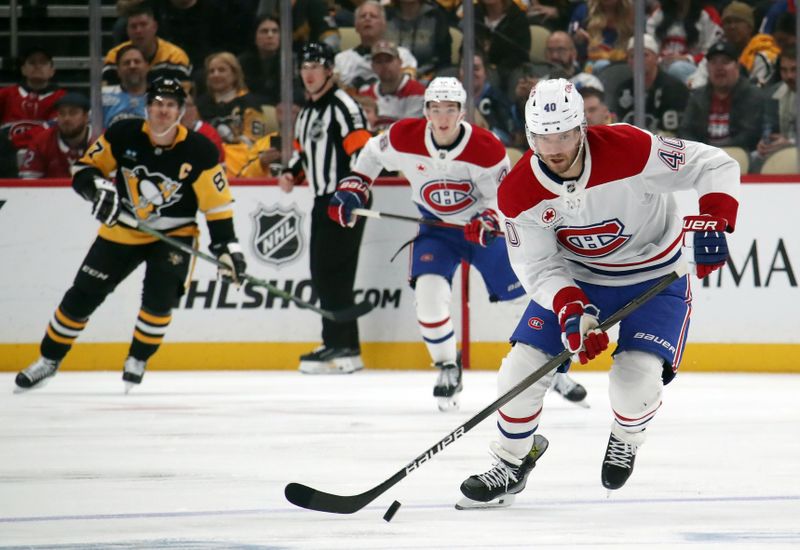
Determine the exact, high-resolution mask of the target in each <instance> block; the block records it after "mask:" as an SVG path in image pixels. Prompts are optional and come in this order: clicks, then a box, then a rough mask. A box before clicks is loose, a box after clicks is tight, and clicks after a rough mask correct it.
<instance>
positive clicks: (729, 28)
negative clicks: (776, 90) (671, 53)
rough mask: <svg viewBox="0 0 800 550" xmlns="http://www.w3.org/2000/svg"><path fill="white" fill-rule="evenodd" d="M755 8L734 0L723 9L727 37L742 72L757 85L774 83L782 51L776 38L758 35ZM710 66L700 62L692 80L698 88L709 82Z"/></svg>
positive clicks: (723, 23)
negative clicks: (777, 63) (755, 32)
mask: <svg viewBox="0 0 800 550" xmlns="http://www.w3.org/2000/svg"><path fill="white" fill-rule="evenodd" d="M754 29H755V22H754V18H753V8H752V7H750V6H748V5H747V4H745V3H744V2H738V1H736V0H734V1H733V2H731V3H730V4H728V5H727V6H726V7H725V9H724V10H722V31H723V33H724V39H725V41H727V42H728V43H729V44H730V45H731V46H732V47H733V49H734V50H735V51H736V55H737V59H738V62H739V65H740V66H741V70H742V72H743V73H744V74H745V75H746V76H747V78H749V79H750V81H751V82H752V83H753V84H755V85H756V86H764V85H765V84H767V83H769V82H771V81H772V80H773V77H774V75H775V69H776V62H777V59H778V55H779V54H780V52H781V49H780V47H779V46H778V43H777V42H776V40H775V37H773V36H772V35H769V34H761V33H760V34H754ZM707 79H708V68H707V67H706V66H705V65H704V64H702V63H701V64H700V66H699V67H698V68H697V71H696V72H695V73H694V74H692V76H691V78H690V79H689V85H690V86H691V87H692V88H696V87H698V86H701V85H703V84H705V82H706V80H707Z"/></svg>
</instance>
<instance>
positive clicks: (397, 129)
mask: <svg viewBox="0 0 800 550" xmlns="http://www.w3.org/2000/svg"><path fill="white" fill-rule="evenodd" d="M427 125H428V121H427V120H425V119H424V118H404V119H403V120H398V121H397V122H395V123H394V124H392V126H391V127H390V128H389V131H388V133H389V142H390V143H391V144H392V147H393V148H394V150H395V151H397V152H399V153H409V154H412V155H425V156H428V150H427V149H426V148H425V128H426V126H427Z"/></svg>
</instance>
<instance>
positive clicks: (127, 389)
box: [124, 380, 140, 395]
mask: <svg viewBox="0 0 800 550" xmlns="http://www.w3.org/2000/svg"><path fill="white" fill-rule="evenodd" d="M124 383H125V395H128V394H129V393H130V392H131V390H132V389H133V388H136V387H138V386H139V385H140V384H137V383H136V382H128V381H127V380H124Z"/></svg>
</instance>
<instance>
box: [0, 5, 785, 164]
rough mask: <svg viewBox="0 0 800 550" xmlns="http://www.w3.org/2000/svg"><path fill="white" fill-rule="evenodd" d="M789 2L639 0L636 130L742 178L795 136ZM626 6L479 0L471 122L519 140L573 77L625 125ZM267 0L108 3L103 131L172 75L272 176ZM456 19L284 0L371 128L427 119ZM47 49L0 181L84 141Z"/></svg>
mask: <svg viewBox="0 0 800 550" xmlns="http://www.w3.org/2000/svg"><path fill="white" fill-rule="evenodd" d="M795 6H796V3H795V2H793V1H787V0H752V1H747V2H745V1H741V0H733V1H729V0H728V1H726V0H717V1H710V0H708V1H702V0H647V1H646V7H645V9H646V15H647V21H646V34H645V36H644V37H643V43H644V49H645V51H644V76H645V90H646V94H647V96H646V99H645V115H646V116H645V125H646V127H647V129H648V130H650V131H652V132H655V133H659V134H663V135H667V136H675V137H682V138H686V139H692V140H697V141H702V142H705V143H709V144H712V145H716V146H721V147H739V148H742V149H743V150H744V151H746V153H747V155H749V161H750V162H749V166H750V171H751V172H757V171H758V170H759V169H760V167H761V166H762V164H763V163H764V161H765V160H766V159H767V158H768V157H769V156H770V155H772V154H774V153H776V152H777V151H779V150H781V149H783V148H786V147H793V146H794V144H795V130H794V129H795V114H796V113H795V93H796V77H797V71H796V62H795V52H796V45H795V17H796V7H795ZM634 8H635V6H634V0H585V1H581V0H476V1H475V4H474V16H475V47H476V50H475V52H476V53H475V58H474V73H473V82H474V88H473V90H471V92H472V95H473V99H474V105H475V107H476V109H475V119H476V123H477V124H478V125H480V126H483V127H485V128H488V129H489V130H491V131H492V132H493V133H494V134H495V135H496V136H497V137H498V138H499V139H500V140H501V141H502V142H503V143H504V144H505V145H506V146H507V147H509V148H519V149H524V148H526V147H527V142H526V139H525V133H524V109H523V107H524V102H525V99H526V98H527V95H528V93H529V91H530V89H531V87H532V86H533V85H534V84H535V83H536V82H537V81H538V80H539V79H541V78H544V77H549V78H555V77H563V78H567V79H570V80H571V81H572V82H573V83H574V84H575V86H576V88H577V89H578V90H579V91H580V93H581V94H582V95H583V97H584V100H585V106H586V111H587V112H586V115H587V120H588V121H589V124H608V123H613V122H628V123H633V118H634V95H633V91H634V89H633V79H632V72H631V66H632V64H633V44H634V37H633V29H634ZM278 9H279V2H278V1H277V0H118V2H117V10H118V13H119V19H118V21H117V23H116V25H115V26H114V33H113V34H114V37H115V40H116V42H117V44H116V45H115V46H113V47H112V48H111V49H109V51H108V52H106V53H105V57H104V60H103V71H102V80H103V86H102V109H103V116H102V121H103V124H104V126H105V127H108V126H110V125H112V124H114V123H115V122H116V121H118V120H121V119H124V118H130V117H139V118H143V117H144V103H145V99H144V95H145V94H144V93H145V90H146V87H147V83H148V81H150V80H152V79H153V78H155V77H157V76H170V77H173V78H177V79H179V80H180V81H181V82H183V83H184V86H185V87H186V89H187V91H188V92H189V95H190V99H189V102H188V103H187V109H186V114H185V116H184V124H185V125H187V126H188V127H190V128H192V129H194V130H196V131H199V132H201V133H203V134H205V135H206V136H207V137H209V138H210V139H211V140H212V141H213V142H214V143H215V144H216V145H217V147H218V149H219V152H220V159H221V160H223V162H224V164H225V166H226V169H227V172H228V175H229V176H230V177H265V176H269V175H270V173H271V172H274V167H275V165H276V163H279V162H280V151H279V149H280V140H279V139H278V137H277V136H278V132H279V126H278V122H279V121H280V120H281V119H280V116H279V114H280V112H281V111H282V104H281V77H282V74H283V72H284V71H282V70H281V61H280V25H281V22H280V17H279V13H278ZM462 15H463V14H462V6H461V2H460V1H458V0H437V1H434V0H381V1H378V0H294V1H293V3H292V17H293V20H292V25H293V28H292V46H293V51H294V52H295V53H297V52H298V51H299V49H300V48H301V47H302V45H303V44H305V43H307V42H309V41H318V42H325V43H327V44H328V45H329V46H331V48H333V50H334V51H335V52H336V56H335V71H334V74H335V78H336V79H337V81H338V84H339V85H340V86H341V87H342V88H344V89H345V90H346V91H348V93H350V94H351V95H353V96H354V97H355V98H356V99H357V101H358V102H359V103H360V104H361V106H362V107H363V108H364V111H365V112H366V114H367V117H368V119H369V122H370V125H371V128H370V130H371V131H373V132H375V133H377V132H381V131H383V130H385V129H386V128H387V127H388V126H389V125H390V124H392V123H393V122H395V121H396V120H399V119H401V118H406V117H421V116H422V108H423V94H424V90H425V86H426V85H427V83H428V82H429V81H430V80H431V79H432V78H433V77H434V76H457V77H462V78H463V74H461V72H460V69H459V67H460V65H461V48H460V47H459V45H458V42H456V43H455V44H454V42H453V41H454V40H458V41H460V40H461V37H462V36H463V34H462V33H461V28H462V24H463V22H462ZM532 25H533V26H536V27H537V28H539V29H540V30H543V31H544V32H543V33H534V32H532V31H531V26H532ZM347 37H350V39H347ZM353 38H355V43H352V42H353ZM343 39H347V40H343ZM87 48H88V40H87ZM52 50H53V48H52V47H48V45H47V44H42V45H41V46H40V47H36V48H33V49H30V50H27V51H25V52H24V53H23V54H22V56H21V57H20V59H19V69H20V77H21V78H20V82H19V84H17V85H13V86H8V87H5V88H2V89H0V129H1V130H2V131H1V132H0V177H17V176H18V177H24V178H40V177H67V176H68V175H69V166H70V165H71V163H72V162H74V160H75V159H76V158H78V157H79V156H80V155H81V154H82V153H83V151H84V150H85V149H86V147H87V144H88V143H90V142H91V139H92V137H93V136H92V135H91V130H90V128H89V126H90V122H89V121H90V117H89V116H88V113H89V101H88V98H87V97H86V96H85V95H81V94H80V92H75V91H68V90H64V89H60V88H59V87H58V86H57V85H56V84H55V83H56V82H58V78H57V75H56V71H55V67H54V64H53V58H52V53H51V52H52ZM535 52H539V53H538V54H537V53H535ZM292 71H293V75H292V77H293V86H292V89H293V97H292V98H291V99H292V102H291V105H292V111H293V113H296V112H297V111H298V109H299V107H300V106H301V105H302V104H303V102H304V101H305V98H304V94H303V87H302V85H301V83H300V81H299V76H298V70H297V64H296V63H293V64H292ZM50 157H57V158H50Z"/></svg>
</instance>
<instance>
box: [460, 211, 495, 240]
mask: <svg viewBox="0 0 800 550" xmlns="http://www.w3.org/2000/svg"><path fill="white" fill-rule="evenodd" d="M499 230H500V220H499V219H498V217H497V212H495V211H494V210H492V209H491V208H487V209H486V210H484V211H483V212H481V213H480V214H477V215H475V216H474V217H473V218H472V219H471V220H470V221H469V223H467V225H465V226H464V238H465V239H467V241H469V242H471V243H475V244H478V245H480V246H484V247H486V246H489V245H490V244H491V242H492V241H494V240H495V238H497V235H496V234H495V231H499Z"/></svg>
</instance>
